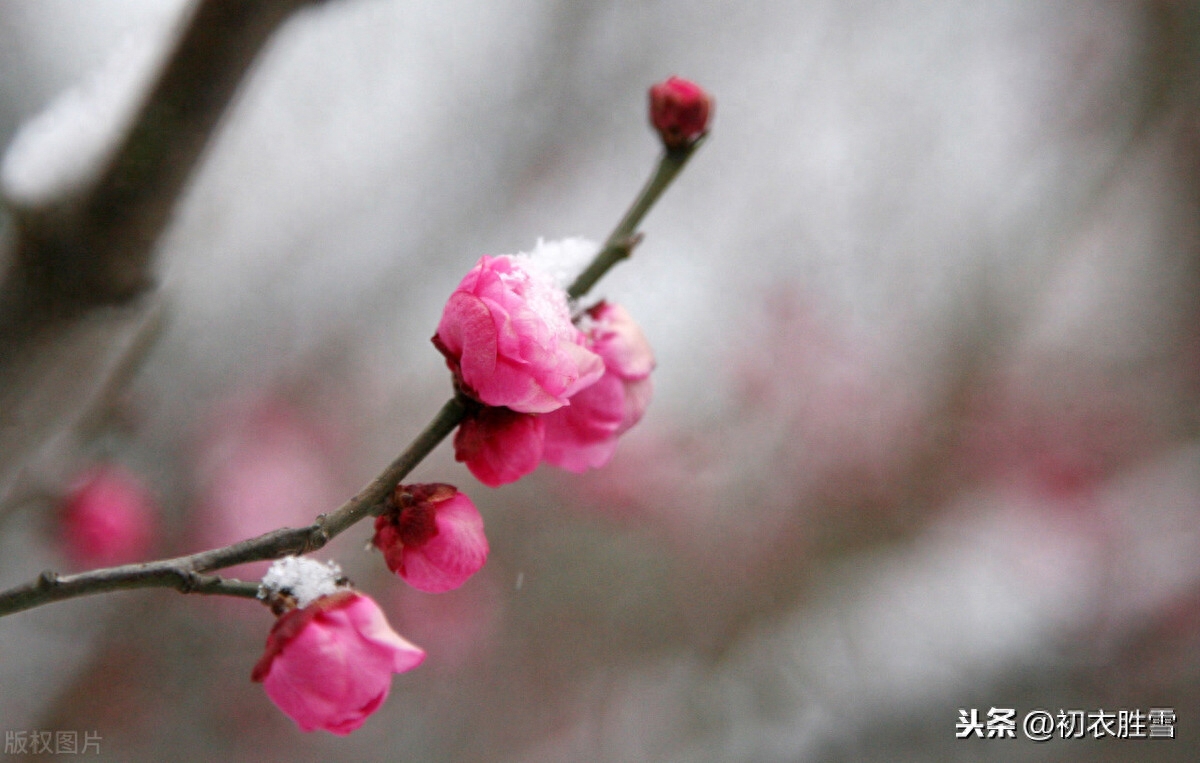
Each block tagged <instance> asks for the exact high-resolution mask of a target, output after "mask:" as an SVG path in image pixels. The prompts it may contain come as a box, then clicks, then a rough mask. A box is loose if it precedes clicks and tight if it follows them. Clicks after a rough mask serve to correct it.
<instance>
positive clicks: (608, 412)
mask: <svg viewBox="0 0 1200 763" xmlns="http://www.w3.org/2000/svg"><path fill="white" fill-rule="evenodd" d="M588 317H589V318H590V319H591V325H590V326H589V328H588V332H587V337H588V344H589V346H590V347H591V348H592V350H593V351H594V352H595V353H596V354H598V355H599V356H600V357H601V358H602V359H603V360H604V368H605V373H604V376H603V377H601V378H600V380H599V381H598V382H596V383H595V384H593V385H592V386H590V387H588V388H586V389H584V390H582V391H580V392H578V393H576V394H575V395H574V396H572V397H571V404H570V405H569V406H567V407H566V408H560V409H559V410H557V411H553V412H552V413H549V414H546V415H545V416H543V417H542V418H543V420H544V421H545V428H546V434H545V443H544V451H543V458H545V460H546V462H547V463H551V464H554V465H555V466H559V467H562V468H563V469H567V470H570V471H573V472H583V471H586V470H587V469H589V468H591V469H595V468H598V467H601V466H603V465H604V464H606V463H608V461H609V459H611V458H612V455H613V453H614V452H615V451H616V448H617V438H618V437H619V436H620V435H621V434H623V433H624V432H625V431H627V430H628V429H629V428H630V427H632V426H633V425H634V424H636V423H637V422H638V421H640V420H641V418H642V415H643V414H644V413H645V412H646V406H647V405H649V403H650V397H651V394H652V391H653V388H652V385H651V381H650V372H651V371H653V370H654V353H653V351H652V350H651V349H650V343H649V342H647V341H646V336H645V335H644V334H643V333H642V330H641V329H640V328H639V327H638V325H637V323H635V322H634V320H633V318H631V317H630V316H629V313H628V312H627V311H626V310H625V308H623V307H621V306H620V305H615V304H608V303H605V302H601V303H600V304H599V305H597V306H596V307H593V308H592V309H591V310H589V311H588Z"/></svg>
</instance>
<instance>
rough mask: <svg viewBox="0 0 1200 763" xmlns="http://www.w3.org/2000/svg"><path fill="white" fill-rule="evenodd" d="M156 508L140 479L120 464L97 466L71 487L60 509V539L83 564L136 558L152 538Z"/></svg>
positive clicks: (110, 563) (125, 560) (70, 554)
mask: <svg viewBox="0 0 1200 763" xmlns="http://www.w3.org/2000/svg"><path fill="white" fill-rule="evenodd" d="M157 513H158V507H157V505H156V504H155V502H154V500H153V499H152V498H151V497H150V493H149V492H148V491H147V490H146V488H145V486H144V485H143V484H142V482H141V481H140V480H139V479H138V478H137V477H135V476H134V475H133V474H131V473H130V472H128V471H126V470H125V469H123V468H121V467H118V466H111V465H109V466H97V467H94V468H92V469H90V470H89V471H87V472H86V473H84V474H83V475H82V476H81V477H80V478H79V480H78V481H77V482H76V483H75V484H74V485H73V486H72V488H71V490H70V492H69V494H68V495H67V498H66V501H65V503H64V505H63V512H62V525H61V528H62V541H63V545H64V547H65V550H66V553H67V555H68V556H69V557H70V559H71V561H72V563H74V564H75V565H77V566H80V567H95V566H101V567H104V566H110V565H114V564H126V563H129V562H135V561H137V560H138V559H139V558H141V557H142V556H144V555H145V553H146V551H147V550H148V549H149V546H150V544H151V542H152V541H153V539H154V525H155V517H156V515H157Z"/></svg>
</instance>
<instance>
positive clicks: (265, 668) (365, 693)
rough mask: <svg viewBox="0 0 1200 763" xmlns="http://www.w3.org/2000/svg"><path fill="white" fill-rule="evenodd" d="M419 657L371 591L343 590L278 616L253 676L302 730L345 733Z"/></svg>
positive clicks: (375, 706) (380, 702)
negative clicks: (390, 622) (369, 593)
mask: <svg viewBox="0 0 1200 763" xmlns="http://www.w3.org/2000/svg"><path fill="white" fill-rule="evenodd" d="M318 566H321V565H318ZM424 659H425V652H424V651H423V650H421V649H420V648H419V647H417V646H414V645H413V644H411V643H409V642H408V641H406V640H404V638H402V637H401V636H400V635H399V634H397V633H396V632H395V631H394V630H392V627H391V626H390V625H388V622H387V618H386V617H385V616H384V614H383V611H382V610H381V609H380V608H379V605H377V604H376V603H375V602H374V601H373V600H372V599H371V598H370V597H368V596H365V595H363V594H360V593H357V592H355V591H351V590H342V591H338V592H337V593H333V594H331V595H326V596H321V597H319V598H317V599H316V600H314V601H313V602H312V603H310V604H308V605H307V606H304V607H300V608H297V609H293V610H291V611H289V612H287V613H285V614H283V615H282V616H280V618H279V619H278V620H276V621H275V625H274V627H272V628H271V632H270V634H269V635H268V636H267V646H266V651H265V652H264V654H263V656H262V658H261V659H260V660H259V661H258V664H256V665H255V666H254V670H253V672H252V673H251V676H250V677H251V680H253V681H255V682H261V683H262V685H263V689H264V690H265V691H266V692H267V696H268V697H270V698H271V701H272V702H274V703H275V704H276V705H277V706H278V707H279V709H280V710H282V711H283V712H284V713H286V714H287V715H288V716H289V717H290V718H291V719H292V720H294V721H295V722H296V725H297V726H299V727H300V729H301V730H302V731H313V730H315V729H324V730H326V731H329V732H331V733H334V734H340V735H345V734H349V733H350V732H352V731H354V730H355V729H357V728H358V727H360V726H362V724H363V723H364V722H365V721H366V719H367V717H368V716H370V715H371V714H372V713H374V712H375V711H376V710H378V709H379V707H380V706H381V705H383V702H384V700H386V699H387V696H388V692H389V691H390V690H391V686H392V674H393V673H403V672H405V671H408V670H412V669H413V668H415V667H417V666H418V665H420V664H421V662H422V661H423V660H424Z"/></svg>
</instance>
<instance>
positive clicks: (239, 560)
mask: <svg viewBox="0 0 1200 763" xmlns="http://www.w3.org/2000/svg"><path fill="white" fill-rule="evenodd" d="M701 142H702V141H700V140H697V141H693V142H691V143H689V144H687V145H686V146H682V147H678V148H673V149H669V150H667V151H665V152H664V153H663V154H662V156H661V157H660V158H659V160H658V163H657V165H656V167H655V169H654V172H653V173H652V174H651V176H650V179H649V180H648V181H647V183H646V184H645V186H643V187H642V189H641V191H640V192H639V193H638V195H637V197H636V198H635V199H634V201H633V203H632V204H631V205H630V207H629V209H628V210H627V211H626V213H625V215H624V216H623V217H622V218H621V221H620V222H619V223H618V224H617V226H616V228H614V230H613V232H612V234H611V235H609V237H608V239H607V240H606V242H605V244H604V246H602V247H601V249H600V251H599V252H598V253H597V254H596V256H595V258H594V259H593V260H592V262H591V263H590V264H589V265H588V267H587V268H585V269H584V271H583V273H582V274H580V276H579V277H578V278H577V279H576V280H575V282H574V283H573V284H571V286H570V288H569V289H568V292H567V293H568V295H569V296H570V297H571V298H572V299H578V298H579V297H582V296H584V295H585V294H586V293H587V292H588V291H589V290H590V289H591V288H592V286H594V285H595V284H596V282H598V281H599V280H600V278H601V277H603V276H604V275H605V274H606V273H607V272H608V271H609V270H610V269H611V268H612V267H613V266H614V265H615V264H617V263H618V262H620V261H621V260H623V259H625V258H627V257H628V256H629V255H630V253H631V252H632V250H633V248H634V247H636V246H637V244H638V243H639V242H640V240H641V236H640V234H638V233H637V226H638V225H639V224H640V223H641V221H642V219H643V218H644V217H645V215H646V214H647V213H648V212H649V211H650V209H651V208H652V207H653V206H654V204H655V203H656V202H657V201H658V199H659V197H660V196H661V195H662V193H663V192H664V191H665V190H666V189H667V187H668V186H669V185H670V184H671V181H673V180H674V179H675V177H676V176H677V175H678V174H679V172H680V170H682V169H683V167H684V165H685V164H687V161H688V159H690V158H691V156H692V154H693V153H694V152H695V150H696V149H697V148H698V147H699V145H700V143H701ZM466 411H467V401H466V400H465V398H463V397H462V396H460V395H456V396H455V397H453V398H451V399H450V400H449V401H447V402H446V404H445V405H443V406H442V408H441V409H440V410H439V411H438V412H437V414H436V415H435V416H434V417H433V419H432V420H431V421H430V422H429V424H428V425H426V427H425V428H424V429H423V430H421V432H420V433H419V434H418V435H417V436H416V437H415V438H414V439H413V441H412V442H411V443H410V444H409V445H408V447H406V448H405V449H404V451H402V452H401V453H400V455H398V456H397V457H396V458H395V460H393V461H392V462H391V463H390V464H388V466H387V467H386V468H385V469H384V470H383V471H381V472H380V473H379V474H378V475H377V476H376V477H375V478H374V479H372V480H371V481H370V482H369V483H367V485H365V486H364V487H363V488H362V489H361V490H360V491H359V492H358V493H356V494H355V495H354V496H353V497H351V498H350V499H349V500H347V501H346V502H345V503H343V504H342V505H341V506H340V507H338V508H337V509H336V510H334V511H332V512H330V513H328V514H321V515H319V516H318V517H317V518H316V519H315V520H314V521H313V523H312V524H310V525H308V526H306V527H300V528H290V527H284V528H280V529H278V530H273V531H271V532H268V533H264V534H263V535H259V536H257V537H255V538H250V539H247V540H243V541H239V542H237V543H234V544H232V545H229V546H224V547H222V548H216V549H211V550H208V551H202V552H200V553H196V554H190V555H187V556H179V557H174V558H171V559H161V560H157V561H152V562H144V563H139V564H126V565H121V566H117V567H106V568H102V569H97V570H91V571H88V572H81V573H78V574H74V575H58V574H57V573H55V572H52V571H47V572H43V573H42V574H41V575H39V576H38V577H37V578H35V579H34V580H32V581H30V582H28V583H26V584H24V585H20V586H16V587H14V588H10V589H8V590H6V591H2V592H0V616H4V615H8V614H12V613H14V612H20V611H22V610H26V609H32V608H34V607H38V606H42V605H44V604H49V603H51V602H56V601H63V600H66V599H73V598H77V597H80V596H89V595H92V594H99V593H106V592H110V591H118V590H126V589H134V588H170V589H174V590H176V591H178V592H180V593H198V594H209V595H225V596H238V597H243V598H255V597H257V596H258V595H259V585H258V583H253V582H246V581H241V580H235V579H232V578H223V577H221V576H219V575H213V574H209V573H211V572H213V571H215V570H221V569H224V568H226V567H232V566H234V565H237V564H243V563H245V562H255V561H265V560H270V559H279V558H281V557H284V556H288V555H303V554H307V553H310V552H313V551H316V550H318V549H320V548H322V547H323V546H324V545H325V544H326V543H328V542H329V541H330V540H332V539H333V538H334V537H336V536H337V535H339V534H341V533H342V532H344V531H346V530H347V529H349V528H350V527H352V526H354V525H355V524H356V523H357V522H359V521H361V520H362V519H364V518H366V517H367V516H369V515H370V514H372V513H373V512H376V511H378V510H380V509H381V508H382V506H383V504H384V501H385V500H386V498H387V496H388V495H390V494H391V492H392V491H393V490H394V489H395V487H396V486H397V485H398V484H400V482H401V480H403V479H404V478H405V477H406V476H408V474H409V473H410V472H411V471H412V470H413V469H414V468H415V467H416V466H417V465H418V464H419V463H421V461H422V460H424V459H425V457H426V456H428V455H429V454H430V453H431V452H432V451H433V449H434V448H436V447H437V446H438V445H439V444H440V443H441V442H442V440H444V439H445V438H446V437H447V436H448V435H449V434H450V433H451V432H453V431H454V429H455V428H456V427H457V426H458V425H459V424H460V423H462V420H463V418H464V416H465V415H466ZM248 508H249V507H248Z"/></svg>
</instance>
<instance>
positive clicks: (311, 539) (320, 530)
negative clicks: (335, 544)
mask: <svg viewBox="0 0 1200 763" xmlns="http://www.w3.org/2000/svg"><path fill="white" fill-rule="evenodd" d="M328 542H329V531H328V530H326V529H325V527H324V523H322V522H318V523H316V524H314V525H313V526H312V528H311V529H310V530H309V531H308V538H307V539H306V540H305V542H304V551H303V553H305V554H307V553H310V552H313V551H316V550H317V549H320V548H324V547H325V544H326V543H328Z"/></svg>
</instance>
